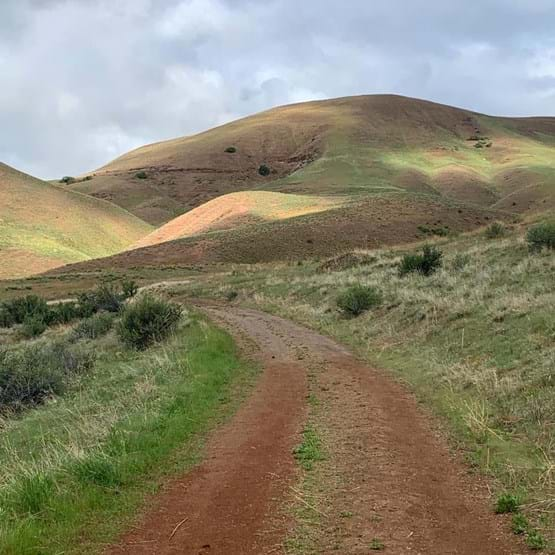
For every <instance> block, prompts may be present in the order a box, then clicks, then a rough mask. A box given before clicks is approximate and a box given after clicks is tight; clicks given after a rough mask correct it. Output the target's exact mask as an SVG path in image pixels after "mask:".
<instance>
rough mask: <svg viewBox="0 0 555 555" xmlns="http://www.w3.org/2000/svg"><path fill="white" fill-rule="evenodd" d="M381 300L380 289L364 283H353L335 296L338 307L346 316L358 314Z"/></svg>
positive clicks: (376, 304)
mask: <svg viewBox="0 0 555 555" xmlns="http://www.w3.org/2000/svg"><path fill="white" fill-rule="evenodd" d="M381 302H382V295H381V293H380V291H378V290H377V289H376V288H375V287H369V286H366V285H353V286H351V287H349V288H348V289H346V290H345V291H343V293H341V295H339V297H338V298H337V306H338V308H339V309H340V310H341V311H342V312H343V313H344V314H346V315H348V316H358V315H359V314H362V313H363V312H365V311H367V310H369V309H370V308H373V307H375V306H378V305H379V304H381Z"/></svg>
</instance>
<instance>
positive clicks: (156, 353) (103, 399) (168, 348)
mask: <svg viewBox="0 0 555 555" xmlns="http://www.w3.org/2000/svg"><path fill="white" fill-rule="evenodd" d="M176 333H177V335H176V336H175V338H173V339H171V340H170V341H169V342H166V343H165V344H164V345H163V346H161V347H160V348H156V347H155V348H153V349H151V350H150V351H147V352H141V353H137V351H135V350H127V349H125V348H122V346H121V345H119V344H114V343H113V342H110V341H105V340H95V341H96V343H95V347H96V348H95V351H96V353H97V355H98V359H97V362H96V365H95V370H94V372H90V371H88V370H87V371H85V372H84V374H83V375H82V376H81V378H80V380H81V384H80V385H81V387H80V388H79V391H75V393H73V392H72V391H71V390H69V389H68V390H67V391H66V392H65V394H64V395H61V396H59V397H58V398H57V402H56V403H46V404H44V405H42V406H39V405H37V406H36V408H35V409H34V410H32V411H27V412H25V413H22V414H21V415H20V416H19V417H18V418H11V417H9V415H8V416H6V419H5V420H3V421H2V423H3V429H2V436H1V437H0V466H1V467H2V474H1V476H0V506H1V507H2V510H1V511H0V553H3V554H6V555H20V554H22V553H29V554H31V555H33V554H34V555H38V554H41V555H48V554H52V555H54V554H55V553H61V552H63V553H68V554H75V555H77V554H79V555H84V554H93V553H98V552H99V551H101V550H102V549H104V548H105V546H106V545H107V544H109V543H110V542H111V541H113V540H114V538H115V537H116V536H117V535H118V534H119V533H120V532H121V530H122V528H125V527H127V526H128V523H129V521H130V518H132V517H134V515H135V514H136V513H137V511H138V510H140V509H141V507H142V506H143V504H144V503H145V499H147V498H148V497H147V496H148V495H151V494H152V493H153V491H155V490H156V489H157V488H158V487H159V485H160V484H161V483H162V482H165V481H166V480H167V475H173V474H174V473H180V474H181V473H182V472H183V471H184V470H186V469H188V468H190V467H191V466H192V465H193V464H194V463H195V462H196V461H197V459H198V456H199V445H200V437H201V436H202V435H203V434H204V433H205V432H206V431H207V429H208V428H209V427H210V426H211V425H213V424H214V423H215V422H216V420H217V418H218V417H219V416H221V415H222V414H223V413H224V412H223V411H225V413H226V414H227V413H229V411H230V410H232V409H233V408H234V406H235V404H234V403H232V404H226V405H225V409H224V408H223V405H222V399H223V398H229V396H230V394H231V393H232V392H234V391H235V394H236V393H237V391H239V390H238V389H236V386H237V385H242V387H244V386H245V385H246V384H247V383H248V380H249V378H250V376H251V375H252V368H250V367H248V366H246V365H244V364H242V363H241V362H239V360H238V359H237V356H236V353H235V347H234V344H233V342H232V340H231V338H230V337H229V336H228V335H227V334H225V333H223V332H221V331H219V330H217V329H216V328H214V327H212V326H211V325H210V324H208V323H206V322H205V321H203V320H198V319H196V318H193V319H192V320H191V322H190V324H189V325H188V326H187V327H186V328H181V329H180V330H178V331H177V332H176ZM28 348H29V349H31V350H29V351H28V350H27V348H26V349H25V350H20V351H17V353H16V352H15V351H14V352H13V353H12V352H11V351H10V354H9V355H8V356H9V357H10V358H11V357H20V358H21V359H22V361H23V362H22V363H21V364H22V368H24V369H25V370H27V369H29V368H32V369H36V368H38V367H41V368H44V367H45V365H44V364H39V365H37V364H35V363H36V362H37V361H41V362H43V361H45V362H48V364H50V362H49V361H51V360H56V361H60V360H62V359H63V360H65V361H66V362H65V363H66V364H68V363H69V362H70V361H71V360H75V359H74V358H72V357H64V356H62V357H60V356H56V357H55V358H54V359H53V358H52V357H51V356H50V349H52V348H53V347H52V346H51V345H50V346H49V345H46V344H44V345H43V344H42V343H40V346H38V345H36V344H33V345H32V347H31V346H29V347H28ZM76 348H77V346H75V345H64V347H63V349H64V352H65V351H67V352H72V353H73V352H74V349H76ZM43 349H45V351H44V352H43ZM0 352H1V354H0V361H2V362H0V368H4V366H3V361H4V357H5V352H4V351H0ZM57 364H59V362H57ZM9 368H10V374H11V373H12V371H13V368H14V365H13V364H12V363H11V361H10V364H9ZM62 371H63V372H65V373H72V372H78V369H77V367H75V365H73V366H72V367H71V368H67V367H66V368H64V369H62ZM0 375H1V376H2V379H3V378H4V377H5V375H4V374H0ZM57 377H58V372H56V373H55V375H54V376H53V377H50V376H47V378H48V380H47V381H46V380H43V381H41V382H40V388H38V389H37V391H38V392H39V397H38V398H39V399H43V398H44V397H45V396H48V395H50V392H52V391H53V390H54V389H55V388H56V387H57V385H58V383H59V381H58V379H57ZM52 378H53V379H52ZM25 383H26V384H28V383H29V380H26V382H25ZM0 391H5V389H4V388H3V387H2V386H0Z"/></svg>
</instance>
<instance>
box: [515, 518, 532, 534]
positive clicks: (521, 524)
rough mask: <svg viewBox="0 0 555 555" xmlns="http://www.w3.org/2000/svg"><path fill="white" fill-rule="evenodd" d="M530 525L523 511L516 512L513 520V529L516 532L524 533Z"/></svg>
mask: <svg viewBox="0 0 555 555" xmlns="http://www.w3.org/2000/svg"><path fill="white" fill-rule="evenodd" d="M529 526H530V524H529V522H528V519H527V518H526V517H525V516H524V515H523V514H522V513H516V514H515V515H513V518H512V520H511V530H512V531H513V533H514V534H517V535H520V534H524V533H525V532H526V531H527V530H528V527H529Z"/></svg>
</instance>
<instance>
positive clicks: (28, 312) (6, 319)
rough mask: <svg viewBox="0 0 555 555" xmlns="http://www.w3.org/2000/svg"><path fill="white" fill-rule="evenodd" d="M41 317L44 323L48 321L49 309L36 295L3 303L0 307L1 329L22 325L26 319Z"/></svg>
mask: <svg viewBox="0 0 555 555" xmlns="http://www.w3.org/2000/svg"><path fill="white" fill-rule="evenodd" d="M32 317H41V318H42V319H43V320H44V321H45V322H48V321H49V319H50V309H49V307H48V304H47V303H46V301H45V300H44V299H42V298H40V297H38V296H37V295H27V296H25V297H18V298H17V299H12V300H10V301H4V302H3V303H2V304H1V305H0V323H1V325H2V327H11V326H13V325H15V324H23V322H24V321H25V320H26V319H27V318H32Z"/></svg>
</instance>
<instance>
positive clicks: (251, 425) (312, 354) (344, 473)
mask: <svg viewBox="0 0 555 555" xmlns="http://www.w3.org/2000/svg"><path fill="white" fill-rule="evenodd" d="M204 309H205V310H206V311H207V312H208V313H209V315H210V316H211V317H212V318H214V319H215V320H216V321H218V322H220V323H222V324H224V325H225V326H226V327H228V328H229V329H230V330H231V331H232V333H234V334H235V335H237V334H239V335H242V336H243V337H244V336H245V335H246V336H247V337H248V338H250V339H251V340H252V341H254V343H255V344H256V346H257V352H258V356H259V358H260V360H261V361H262V363H263V365H264V370H263V373H262V375H261V376H260V378H259V379H258V382H257V385H256V387H255V388H254V390H253V391H252V393H251V394H250V396H249V398H248V399H247V400H246V401H245V402H244V403H243V405H242V406H241V408H240V409H239V410H238V412H237V413H236V414H235V416H234V417H233V418H232V419H231V420H230V421H229V422H228V423H227V424H225V425H224V426H222V427H221V428H220V429H218V430H216V431H215V432H214V433H213V434H212V437H211V439H210V440H209V441H208V443H207V446H206V458H205V460H204V462H202V463H201V464H200V465H199V466H198V467H197V468H195V469H194V470H193V471H191V472H190V473H189V474H187V475H186V476H185V477H183V478H181V479H176V480H174V481H172V482H171V483H169V484H168V485H167V487H166V488H165V489H164V490H163V491H162V492H161V493H160V494H159V495H158V496H157V497H155V499H154V500H153V501H152V504H151V506H150V507H148V508H147V510H146V514H145V515H144V516H143V517H142V518H141V519H140V520H139V522H138V523H137V525H136V526H135V527H134V528H133V529H132V530H131V531H130V532H128V533H127V534H126V535H125V536H124V537H123V538H122V539H121V540H120V542H119V544H118V545H115V546H113V547H111V548H110V549H108V551H107V553H108V554H110V555H121V554H138V555H141V554H160V555H165V554H178V553H179V554H185V555H189V554H191V555H200V554H203V555H205V554H210V555H262V554H268V555H269V554H279V553H285V549H284V547H283V540H284V538H285V536H286V534H287V532H288V528H290V527H291V526H292V524H293V523H292V522H290V519H289V518H287V517H285V516H284V515H285V512H284V510H283V508H284V507H283V506H284V504H285V503H286V501H287V500H289V499H290V496H289V494H288V491H289V488H288V486H289V485H291V484H293V482H294V480H295V478H296V477H297V470H296V464H295V462H294V459H293V456H292V448H293V447H294V445H296V444H297V443H299V441H300V436H299V432H300V431H301V430H302V427H303V424H304V423H305V421H306V416H307V408H306V404H307V403H306V397H307V394H308V392H309V391H310V393H311V394H313V395H316V396H317V397H318V399H319V400H320V401H321V404H322V407H323V410H321V411H320V413H319V416H318V419H317V421H316V426H317V429H318V431H319V433H320V432H321V435H322V437H323V441H324V443H325V446H326V459H325V460H324V461H322V462H321V463H318V464H319V468H320V470H319V473H320V474H319V476H320V479H323V480H324V483H323V484H322V488H321V491H322V492H324V493H323V495H322V501H321V504H320V505H319V509H321V514H322V516H321V521H320V523H319V525H318V526H319V529H318V531H317V534H316V540H315V541H316V544H317V545H316V546H315V547H314V549H313V550H312V551H310V553H322V554H328V553H330V554H331V553H336V554H341V555H358V554H366V555H368V554H369V553H372V552H373V551H372V550H370V545H371V541H372V539H373V538H380V540H381V541H383V544H384V545H385V550H384V552H385V553H391V554H396V555H397V554H398V555H404V554H412V555H417V554H420V555H455V554H456V555H519V554H523V553H527V550H526V549H525V548H524V547H522V546H521V545H520V544H519V543H518V542H517V541H516V540H515V539H514V538H513V537H512V536H511V534H510V533H509V532H508V527H507V522H506V519H504V518H502V517H498V516H496V515H494V514H493V513H492V510H491V501H490V500H489V499H488V496H487V491H485V489H484V487H483V484H482V483H481V482H480V481H479V480H477V479H476V478H474V477H472V476H470V474H469V472H468V469H467V468H466V467H465V466H464V465H462V464H461V463H460V462H459V461H457V460H456V458H454V457H453V456H452V455H451V454H450V452H449V449H448V448H447V446H446V443H445V441H444V440H443V439H442V438H441V437H440V436H439V435H438V434H437V432H436V431H435V430H434V426H433V422H431V420H430V418H429V417H428V416H427V415H426V414H424V412H423V411H422V409H421V408H419V407H418V405H417V403H416V401H415V400H414V398H413V397H412V396H411V395H410V394H409V393H407V391H406V390H405V389H404V388H403V386H401V385H400V384H398V383H396V382H394V381H393V380H392V379H391V378H389V377H387V376H386V375H384V374H382V373H380V372H379V371H376V370H373V369H371V368H369V367H368V366H366V365H364V364H362V363H361V362H360V361H358V360H357V359H356V358H354V357H353V356H352V355H351V354H350V353H349V352H348V351H347V350H346V349H345V348H344V347H342V346H340V345H338V344H336V343H335V342H333V341H332V340H330V339H327V338H324V337H323V336H321V335H319V334H317V333H315V332H312V331H309V330H308V329H306V328H303V327H301V326H298V325H296V324H293V323H292V322H290V321H288V320H284V319H281V318H278V317H275V316H271V315H268V314H265V313H262V312H259V311H256V310H250V309H241V308H237V307H225V308H224V307H214V306H212V307H205V308H204ZM347 513H348V515H349V518H344V516H345V514H347ZM180 523H181V525H180V526H179V527H178V528H177V530H176V527H177V526H178V525H179V524H180ZM172 534H173V535H172ZM307 553H308V552H307Z"/></svg>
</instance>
